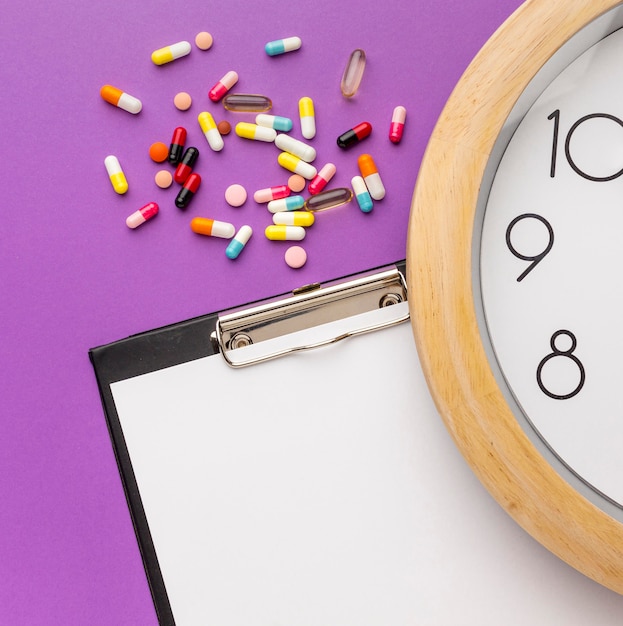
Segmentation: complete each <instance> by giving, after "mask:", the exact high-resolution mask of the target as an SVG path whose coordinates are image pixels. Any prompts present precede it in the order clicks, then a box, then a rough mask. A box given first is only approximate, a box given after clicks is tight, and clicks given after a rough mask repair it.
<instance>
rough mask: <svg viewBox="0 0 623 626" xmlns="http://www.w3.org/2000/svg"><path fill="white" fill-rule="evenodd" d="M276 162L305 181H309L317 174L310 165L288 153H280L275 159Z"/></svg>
mask: <svg viewBox="0 0 623 626" xmlns="http://www.w3.org/2000/svg"><path fill="white" fill-rule="evenodd" d="M277 162H278V163H279V165H281V167H283V168H285V169H287V170H288V171H290V172H294V173H295V174H299V175H301V176H302V177H303V178H306V179H307V180H311V179H312V178H313V177H314V176H315V175H316V174H317V173H318V172H317V170H316V168H315V167H314V166H313V165H312V164H311V163H306V162H305V161H303V160H302V159H301V158H300V157H297V156H294V155H293V154H290V153H289V152H282V153H281V154H280V155H279V156H278V157H277Z"/></svg>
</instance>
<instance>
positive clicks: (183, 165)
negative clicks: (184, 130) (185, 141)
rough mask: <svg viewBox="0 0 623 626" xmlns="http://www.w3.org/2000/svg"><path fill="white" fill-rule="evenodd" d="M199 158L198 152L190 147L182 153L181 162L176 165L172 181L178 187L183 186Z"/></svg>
mask: <svg viewBox="0 0 623 626" xmlns="http://www.w3.org/2000/svg"><path fill="white" fill-rule="evenodd" d="M198 158H199V150H197V148H193V147H190V148H188V149H187V150H186V152H184V156H183V157H182V160H181V161H180V162H179V163H178V164H177V167H176V168H175V172H174V174H173V180H174V181H175V182H176V183H178V184H179V185H183V184H184V183H185V182H186V181H187V180H188V177H189V176H190V175H191V174H192V171H193V167H194V165H195V163H196V162H197V159H198Z"/></svg>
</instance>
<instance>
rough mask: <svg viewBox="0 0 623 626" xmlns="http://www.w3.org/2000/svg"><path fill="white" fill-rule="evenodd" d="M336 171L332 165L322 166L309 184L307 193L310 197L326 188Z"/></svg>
mask: <svg viewBox="0 0 623 626" xmlns="http://www.w3.org/2000/svg"><path fill="white" fill-rule="evenodd" d="M336 171H337V168H336V167H335V165H334V164H333V163H327V164H326V165H323V166H322V167H321V168H320V171H319V172H318V173H317V174H316V175H315V176H314V178H313V179H312V181H311V182H310V183H309V193H310V194H312V196H315V195H316V194H318V193H320V192H321V191H322V190H323V189H324V188H325V187H326V186H327V183H328V182H329V181H330V180H331V179H332V178H333V177H334V176H335V172H336Z"/></svg>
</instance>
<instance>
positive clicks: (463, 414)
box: [407, 0, 623, 593]
mask: <svg viewBox="0 0 623 626" xmlns="http://www.w3.org/2000/svg"><path fill="white" fill-rule="evenodd" d="M622 27H623V3H620V2H614V1H613V0H590V2H589V1H588V0H529V1H528V2H526V3H525V4H524V5H522V6H521V7H520V8H519V9H518V10H517V11H516V12H515V13H514V14H513V15H512V16H511V17H510V18H509V19H508V20H507V22H506V23H505V24H504V25H503V26H502V27H501V28H500V29H499V30H498V32H497V33H495V34H494V36H493V37H492V38H491V39H490V40H489V42H488V43H487V44H486V45H485V46H484V48H483V49H482V50H481V51H480V53H479V54H478V55H477V57H476V58H475V59H474V61H473V62H472V64H471V65H470V66H469V68H468V69H467V71H466V72H465V74H464V76H463V77H462V78H461V80H460V81H459V83H458V85H457V86H456V88H455V90H454V92H453V93H452V95H451V97H450V99H449V101H448V103H447V105H446V107H445V108H444V111H443V112H442V114H441V117H440V119H439V121H438V123H437V125H436V128H435V130H434V132H433V135H432V137H431V140H430V143H429V145H428V148H427V150H426V154H425V157H424V160H423V163H422V166H421V169H420V173H419V176H418V181H417V184H416V188H415V192H414V196H413V204H412V211H411V217H410V223H409V236H408V244H407V280H408V285H409V289H410V295H409V301H410V303H411V304H410V307H411V319H412V325H413V330H414V334H415V338H416V343H417V347H418V353H419V356H420V360H421V362H422V367H423V369H424V373H425V375H426V378H427V381H428V384H429V387H430V389H431V393H432V395H433V398H434V400H435V402H436V405H437V408H438V410H439V412H440V414H441V416H442V417H443V419H444V421H445V423H446V425H447V427H448V430H449V432H450V434H451V435H452V437H453V439H454V440H455V442H456V444H457V445H458V447H459V448H460V450H461V451H462V453H463V455H464V457H465V458H466V460H467V462H468V463H469V465H470V466H471V467H472V469H473V470H474V471H475V473H476V474H477V475H478V477H479V479H480V480H481V482H482V483H483V484H484V485H485V487H486V488H487V489H488V490H489V491H490V493H491V494H492V495H493V496H494V497H495V498H496V500H497V501H498V502H499V503H500V504H501V505H502V506H503V507H504V509H505V510H506V511H507V512H508V513H509V514H510V515H511V516H512V517H513V518H514V519H515V520H516V521H517V522H518V523H519V524H520V525H521V526H522V527H523V528H524V529H525V530H526V531H528V532H529V533H530V534H531V535H532V536H533V537H534V538H535V539H537V540H538V541H540V542H541V543H542V544H543V545H544V546H546V547H547V548H548V549H549V550H551V551H552V552H553V553H555V554H556V555H558V556H559V557H560V558H562V559H563V560H565V561H566V562H567V563H569V564H570V565H571V566H573V567H575V568H576V569H578V570H579V571H581V572H583V573H584V574H586V575H587V576H589V577H591V578H593V579H594V580H596V581H598V582H599V583H601V584H603V585H605V586H607V587H609V588H611V589H613V590H615V591H617V592H619V593H623V331H622V329H621V321H622V320H623V286H622V283H621V280H620V279H619V276H620V274H621V271H622V270H623V245H622V241H621V240H622V236H623V80H622V79H623V69H621V59H623V29H622Z"/></svg>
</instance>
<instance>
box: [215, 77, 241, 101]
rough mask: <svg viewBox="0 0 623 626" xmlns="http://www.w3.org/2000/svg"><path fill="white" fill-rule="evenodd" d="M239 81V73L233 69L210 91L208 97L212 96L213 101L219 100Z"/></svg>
mask: <svg viewBox="0 0 623 626" xmlns="http://www.w3.org/2000/svg"><path fill="white" fill-rule="evenodd" d="M237 82H238V74H236V72H233V71H232V72H227V74H225V76H223V78H221V80H219V81H218V82H217V83H216V85H214V87H212V89H210V91H208V98H210V100H212V102H218V101H219V100H221V99H222V98H223V96H224V95H225V94H226V93H227V92H228V91H229V90H230V89H231V88H232V87H233V86H234V85H235V84H236V83H237Z"/></svg>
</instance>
